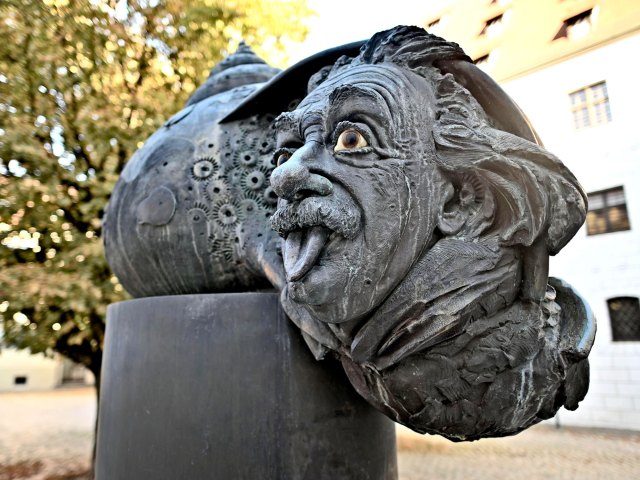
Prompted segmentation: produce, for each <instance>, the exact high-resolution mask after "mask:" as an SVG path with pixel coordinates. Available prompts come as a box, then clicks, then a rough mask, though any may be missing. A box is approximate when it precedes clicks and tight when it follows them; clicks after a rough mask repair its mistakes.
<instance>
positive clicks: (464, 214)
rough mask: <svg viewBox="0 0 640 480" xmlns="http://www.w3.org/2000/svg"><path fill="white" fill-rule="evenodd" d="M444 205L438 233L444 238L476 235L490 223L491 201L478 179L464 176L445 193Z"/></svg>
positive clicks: (491, 213) (492, 209)
mask: <svg viewBox="0 0 640 480" xmlns="http://www.w3.org/2000/svg"><path fill="white" fill-rule="evenodd" d="M445 199H446V200H445V202H444V204H443V206H442V210H441V211H440V214H439V216H438V229H439V230H440V232H442V234H443V235H445V236H460V237H470V236H474V235H478V234H480V233H481V231H482V230H483V229H484V228H485V227H486V226H487V225H488V224H489V223H490V222H491V218H492V216H493V213H494V203H493V197H492V196H491V195H490V192H488V190H487V189H486V188H485V186H484V185H483V184H482V182H480V180H479V179H477V178H475V177H473V176H471V175H463V176H462V177H461V178H460V179H458V180H457V181H456V180H454V181H452V182H450V183H449V184H448V185H447V187H446V189H445Z"/></svg>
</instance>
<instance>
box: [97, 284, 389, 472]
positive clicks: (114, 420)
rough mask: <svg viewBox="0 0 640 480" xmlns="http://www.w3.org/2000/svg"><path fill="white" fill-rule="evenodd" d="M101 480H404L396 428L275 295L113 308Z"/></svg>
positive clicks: (173, 299)
mask: <svg viewBox="0 0 640 480" xmlns="http://www.w3.org/2000/svg"><path fill="white" fill-rule="evenodd" d="M96 478H97V479H98V480H143V479H154V480H204V479H207V480H210V479H220V480H234V479H250V480H256V479H260V480H270V479H273V480H287V479H296V480H297V479H300V480H302V479H308V480H322V479H331V480H338V479H345V480H357V479H372V480H386V479H396V478H397V463H396V450H395V429H394V424H393V422H392V421H391V420H389V419H387V418H386V417H384V416H383V415H382V414H380V413H378V412H377V411H376V410H374V409H373V408H372V407H371V406H369V405H368V404H367V403H366V402H365V401H364V400H362V399H361V398H360V397H359V396H358V395H357V394H356V393H355V391H354V390H353V388H352V387H351V385H350V384H349V382H348V381H347V380H346V377H345V375H344V373H343V371H342V368H341V367H340V365H339V364H338V363H337V362H333V361H328V360H327V361H322V362H317V361H315V360H314V358H313V357H312V356H311V354H310V353H309V351H308V350H307V348H306V345H305V344H304V342H303V340H302V338H301V336H300V333H299V332H298V331H297V330H296V329H295V327H293V326H292V325H291V322H290V321H289V320H288V319H287V318H286V316H285V315H284V313H283V312H282V310H281V308H280V304H279V301H278V296H277V295H276V294H268V293H262V294H260V293H239V294H215V295H213V294H212V295H180V296H167V297H151V298H141V299H137V300H131V301H127V302H122V303H118V304H114V305H111V306H110V307H109V311H108V316H107V333H106V341H105V350H104V360H103V366H102V390H101V401H100V414H99V428H98V444H97V458H96Z"/></svg>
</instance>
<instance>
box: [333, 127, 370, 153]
mask: <svg viewBox="0 0 640 480" xmlns="http://www.w3.org/2000/svg"><path fill="white" fill-rule="evenodd" d="M368 145H369V144H368V143H367V141H366V140H365V138H364V137H363V136H362V134H361V133H360V132H359V131H357V130H356V129H354V128H348V129H347V130H344V131H343V132H342V133H341V134H340V136H339V137H338V141H337V142H336V146H335V147H334V148H333V151H334V152H341V151H344V150H355V149H358V148H364V147H366V146H368Z"/></svg>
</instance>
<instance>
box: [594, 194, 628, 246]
mask: <svg viewBox="0 0 640 480" xmlns="http://www.w3.org/2000/svg"><path fill="white" fill-rule="evenodd" d="M613 193H620V194H622V198H623V200H624V201H623V202H622V203H615V204H610V203H608V202H607V199H608V198H609V196H610V195H611V194H613ZM596 195H598V196H601V197H602V206H601V207H598V208H592V207H591V205H589V209H588V211H587V222H586V223H587V235H588V236H594V235H603V234H605V233H613V232H626V231H629V230H631V221H630V219H629V211H628V209H627V196H626V194H625V192H624V186H623V185H620V186H617V187H612V188H607V189H606V190H598V191H596V192H590V193H587V198H588V199H589V204H591V203H592V202H593V200H594V197H595V196H596ZM614 208H619V209H621V210H622V211H623V213H624V220H626V225H625V224H624V223H623V226H620V225H616V224H614V223H613V221H612V219H611V218H610V212H611V210H612V209H614ZM590 214H592V215H598V214H604V215H603V217H604V219H605V223H606V228H605V229H604V230H603V231H592V230H591V229H590V228H589V225H590V222H589V216H590Z"/></svg>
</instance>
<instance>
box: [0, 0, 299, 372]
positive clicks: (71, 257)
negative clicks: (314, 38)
mask: <svg viewBox="0 0 640 480" xmlns="http://www.w3.org/2000/svg"><path fill="white" fill-rule="evenodd" d="M308 14H309V11H308V9H307V8H306V6H305V4H304V0H280V1H270V2H264V1H259V0H191V1H189V0H170V1H158V0H138V1H129V2H127V1H122V0H120V1H108V0H76V1H74V0H32V1H29V0H2V2H1V3H0V323H3V324H4V341H5V342H7V343H10V344H13V345H16V346H18V347H21V348H30V349H31V350H32V351H34V352H52V351H57V352H59V353H61V354H63V355H65V356H67V357H69V358H71V359H72V360H74V361H76V362H80V363H83V364H84V365H86V366H87V367H88V368H89V369H91V370H92V371H93V372H94V373H97V372H98V371H99V367H100V361H101V352H102V341H103V335H104V317H105V313H106V306H107V305H108V304H109V303H112V302H116V301H119V300H123V299H124V298H126V294H125V293H124V292H123V290H122V286H121V285H120V284H119V283H118V280H117V279H116V278H115V277H114V276H113V274H112V273H111V272H110V271H109V268H108V265H107V264H106V261H105V259H104V254H103V250H102V243H101V240H100V233H101V230H100V229H101V219H102V215H103V212H104V207H105V204H106V202H107V200H108V198H109V194H110V192H111V190H112V188H113V185H114V183H115V181H116V179H117V178H118V175H119V173H120V172H121V170H122V168H123V167H124V164H125V162H126V160H127V159H128V158H129V157H130V156H131V155H132V154H133V152H134V151H135V150H136V148H138V146H139V145H141V142H142V141H143V140H144V139H146V138H147V137H148V136H149V135H150V134H151V133H152V132H153V131H155V130H156V129H157V128H158V127H159V126H160V125H161V124H162V123H163V122H164V121H165V120H166V119H167V118H169V117H170V116H171V115H172V114H173V113H174V112H176V111H178V110H179V109H180V108H181V107H182V105H184V102H185V101H186V99H187V98H188V96H189V95H190V94H191V93H192V92H193V90H194V89H195V88H196V86H198V85H199V84H201V83H202V82H203V81H204V80H205V78H206V76H207V75H208V72H209V69H210V68H211V67H212V66H213V64H214V63H216V62H217V61H219V60H220V59H221V58H222V57H223V55H224V54H226V53H228V52H229V51H232V50H234V49H235V47H236V46H237V44H238V43H239V42H240V40H242V39H245V40H246V41H247V43H248V44H249V45H251V46H252V47H253V48H254V49H255V50H256V52H257V53H258V54H260V55H261V56H263V57H264V58H265V59H267V60H270V61H271V62H274V63H275V64H277V65H280V66H281V65H282V63H283V62H284V61H285V59H286V57H285V56H284V50H285V48H286V46H287V44H288V42H294V41H300V40H302V39H303V37H304V35H305V34H306V31H305V27H304V24H303V22H302V19H303V18H304V17H305V16H307V15H308Z"/></svg>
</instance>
